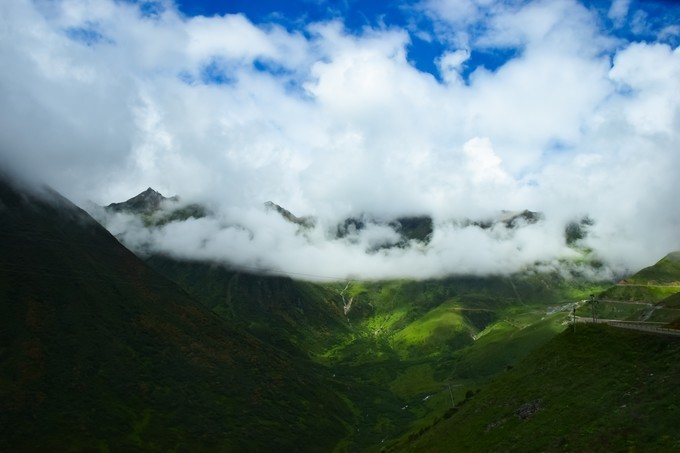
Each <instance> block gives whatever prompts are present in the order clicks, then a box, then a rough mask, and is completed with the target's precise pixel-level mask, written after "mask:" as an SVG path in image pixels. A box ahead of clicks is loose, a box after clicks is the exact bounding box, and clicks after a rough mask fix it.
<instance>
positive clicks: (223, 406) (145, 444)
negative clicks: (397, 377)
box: [0, 182, 356, 451]
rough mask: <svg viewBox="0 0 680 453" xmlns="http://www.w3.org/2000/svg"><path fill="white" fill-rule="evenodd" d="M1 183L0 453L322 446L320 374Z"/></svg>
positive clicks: (89, 227)
mask: <svg viewBox="0 0 680 453" xmlns="http://www.w3.org/2000/svg"><path fill="white" fill-rule="evenodd" d="M39 192H40V194H39V195H37V194H35V193H32V192H27V191H24V190H19V189H17V188H16V187H15V186H14V185H12V184H8V183H5V182H0V256H2V260H1V261H2V263H1V264H0V402H1V404H2V411H0V432H2V436H1V437H0V450H1V451H69V450H73V451H85V450H101V451H138V450H144V451H177V450H180V451H201V450H205V451H216V450H218V451H244V450H250V451H252V450H264V449H265V448H277V447H278V448H279V449H281V450H284V451H291V450H296V449H299V448H300V445H303V446H305V448H304V449H305V450H318V451H329V450H332V449H333V448H334V447H335V446H336V445H337V444H338V442H340V441H341V439H343V438H344V437H345V436H346V435H347V432H348V430H349V429H350V428H349V426H350V425H353V424H354V419H355V417H356V416H355V414H354V413H352V412H351V410H350V408H349V406H348V405H347V404H346V403H345V401H344V399H343V398H342V397H341V396H340V395H338V388H340V386H341V384H342V383H341V382H340V381H339V380H337V379H333V377H332V375H331V373H330V372H329V370H327V369H326V368H324V367H322V366H320V365H316V364H314V363H312V362H310V361H309V360H304V359H301V358H298V357H294V356H292V355H290V354H289V353H286V352H285V351H283V350H281V349H278V348H276V347H273V346H271V345H269V344H267V343H264V342H262V341H261V340H259V339H258V338H256V337H255V336H253V335H251V334H248V333H245V332H244V331H242V330H241V329H239V328H237V327H235V326H234V325H232V324H230V323H229V322H227V321H226V320H224V319H223V318H220V317H218V316H216V315H215V314H214V313H211V312H210V311H209V310H207V309H206V308H205V307H204V306H203V305H202V304H200V303H198V302H196V301H195V300H194V299H192V298H191V297H190V296H189V295H188V294H187V293H186V292H184V291H183V290H181V289H180V288H179V287H177V286H176V285H175V284H174V283H172V282H170V281H169V280H167V279H165V278H163V277H161V276H160V275H159V274H157V273H156V272H155V271H153V270H152V269H151V268H149V267H148V266H147V265H145V264H144V263H143V262H142V261H140V260H139V259H138V258H137V257H136V256H135V255H133V254H132V253H131V252H129V251H128V250H127V249H125V248H123V247H122V246H121V245H120V244H119V243H118V241H117V240H116V239H115V238H114V237H113V236H111V235H110V234H109V233H108V232H107V231H106V230H104V229H103V228H102V227H101V226H100V225H99V224H97V223H96V222H95V221H93V220H92V219H91V218H90V217H89V216H87V214H85V213H84V212H83V211H81V210H79V209H78V208H76V207H75V206H73V205H72V204H71V203H69V202H68V201H67V200H65V199H64V198H62V197H60V196H59V195H57V194H55V193H53V192H51V191H49V190H40V191H39Z"/></svg>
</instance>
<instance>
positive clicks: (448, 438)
mask: <svg viewBox="0 0 680 453" xmlns="http://www.w3.org/2000/svg"><path fill="white" fill-rule="evenodd" d="M147 195H149V196H150V200H152V202H153V203H159V199H158V197H155V196H154V195H153V193H152V192H148V193H147ZM0 197H1V200H2V206H3V209H2V210H0V214H2V216H3V222H2V230H0V234H2V237H3V241H2V244H3V250H2V252H3V256H4V257H5V259H4V261H3V265H2V268H0V271H2V272H1V273H0V275H1V279H0V290H1V291H2V292H1V293H0V294H2V301H3V305H2V310H3V312H2V319H3V320H4V321H3V324H2V329H3V330H2V341H3V342H2V368H1V370H2V374H1V375H0V376H1V379H2V380H1V381H0V382H1V383H2V386H1V388H2V394H1V395H0V396H1V397H2V400H3V402H5V403H6V404H5V406H6V407H7V408H8V410H6V411H5V413H4V415H3V418H2V419H0V423H1V426H2V430H3V432H5V433H12V434H11V435H9V434H8V435H4V436H3V439H2V444H0V446H1V447H2V448H3V449H10V450H12V449H17V448H19V449H22V448H26V447H28V446H31V445H32V446H40V447H44V448H50V447H55V446H61V447H63V446H66V445H68V446H69V448H71V449H76V450H79V449H85V448H89V449H96V450H101V451H107V450H110V449H120V448H124V449H129V448H134V449H141V450H147V451H154V450H176V451H182V450H183V449H185V448H189V449H191V450H192V451H200V450H206V451H209V450H212V449H215V448H218V449H220V450H224V451H238V450H242V449H244V448H245V449H249V450H257V451H261V450H263V449H265V448H271V447H272V446H278V447H280V448H283V449H285V450H299V451H383V450H386V451H404V450H406V451H423V450H427V451H448V449H449V446H450V445H451V444H452V443H455V444H456V445H457V446H458V448H459V449H460V451H479V450H480V449H481V450H482V451H485V450H489V449H497V448H502V449H509V450H513V449H524V448H525V447H528V446H534V447H535V448H537V449H539V450H547V451H563V450H565V451H571V450H572V449H575V450H581V449H584V448H586V447H588V446H595V448H594V450H595V451H596V450H598V449H599V450H603V449H605V447H606V446H609V445H613V446H615V447H616V448H617V449H618V447H620V446H625V445H633V446H640V447H645V446H653V447H666V446H677V445H678V442H680V437H679V433H678V432H677V430H676V429H675V428H674V426H673V425H672V424H669V423H668V422H667V420H672V419H673V417H675V416H677V413H676V412H677V407H680V405H678V402H677V397H676V396H675V392H673V391H672V389H671V386H672V382H675V381H676V380H675V378H677V376H678V369H677V363H678V360H677V359H678V350H677V346H678V343H677V340H675V339H674V338H673V337H669V336H657V335H653V334H649V333H642V332H636V331H628V330H624V329H616V328H614V327H611V326H600V325H594V324H593V323H592V322H590V323H589V322H588V320H589V319H590V317H592V316H593V310H595V311H596V317H597V318H599V320H600V321H602V320H618V321H622V322H636V323H640V322H642V323H657V324H654V325H659V326H664V328H669V329H677V321H678V319H679V318H680V316H678V315H677V314H678V312H677V310H678V308H679V304H678V302H677V301H678V299H677V295H678V294H680V285H678V281H680V271H678V263H679V262H680V259H679V258H680V254H678V253H671V254H669V255H668V256H667V257H665V258H663V259H662V260H661V261H659V262H658V263H657V264H655V265H653V266H650V267H649V268H646V269H643V270H641V271H640V272H638V273H635V274H632V275H629V276H627V277H626V278H625V280H623V281H620V282H619V283H618V284H615V285H612V282H611V281H606V280H594V279H592V278H588V277H586V276H585V275H586V274H584V273H583V272H581V271H574V269H577V270H578V269H583V268H578V267H576V268H574V267H568V266H567V269H571V271H567V272H565V271H558V270H549V269H548V270H546V269H542V270H541V269H540V268H527V269H525V270H524V271H522V272H515V273H510V274H505V275H485V276H475V275H452V276H448V277H444V278H437V279H424V280H410V279H393V280H373V281H369V280H354V279H352V280H341V281H326V282H319V281H317V282H309V281H301V280H297V279H293V278H290V277H287V276H281V275H278V276H277V275H262V274H253V273H248V272H244V271H243V270H241V269H231V268H230V267H229V266H228V265H224V264H222V263H218V262H214V261H208V260H195V259H191V260H190V259H181V258H177V257H172V256H168V255H164V254H159V253H155V252H153V251H149V250H145V249H140V250H137V251H136V253H137V255H138V256H135V255H134V254H132V253H131V252H130V251H128V250H127V249H125V248H123V247H122V246H121V245H120V244H119V243H118V241H117V240H116V239H115V238H113V236H111V235H110V234H109V233H108V232H106V231H105V230H104V229H103V228H101V227H100V226H99V225H98V224H97V223H96V222H94V221H93V220H92V219H91V218H89V216H88V215H87V214H86V213H85V212H83V211H81V210H79V209H78V208H76V207H75V206H73V205H71V204H70V203H69V202H68V201H67V200H65V199H63V198H61V197H60V196H58V195H57V194H54V193H52V192H49V191H48V192H46V193H42V194H33V193H25V192H22V191H21V190H20V189H17V188H16V187H14V186H12V185H11V184H4V185H3V186H2V191H1V192H0ZM138 208H140V211H139V215H142V216H145V217H144V218H145V219H146V220H145V221H144V224H145V225H146V227H147V228H155V227H157V225H158V224H159V222H160V223H163V222H165V223H168V222H177V221H182V220H183V219H186V218H191V217H192V216H194V215H199V214H200V215H206V212H207V211H206V210H204V209H202V208H201V207H200V206H193V207H192V208H191V209H188V210H184V211H183V214H175V215H174V217H173V216H170V217H167V216H165V217H163V216H160V215H158V214H155V213H154V209H150V210H149V209H146V207H145V206H144V205H143V204H142V205H140V206H138ZM291 216H292V214H291ZM154 219H155V220H154ZM593 265H594V266H597V265H598V264H597V263H595V264H593ZM594 275H595V274H594ZM574 319H578V320H579V321H583V323H579V324H578V325H573V321H574ZM613 325H615V324H613ZM644 350H649V351H652V353H651V354H645V353H644ZM596 351H599V352H596ZM601 351H607V354H606V355H604V356H603V357H604V359H603V360H602V361H599V357H600V355H598V354H600V352H601ZM556 357H559V358H560V359H559V360H557V359H556ZM585 370H587V371H585ZM572 371H573V372H572ZM570 373H571V374H570ZM612 373H613V374H612ZM617 373H622V374H621V376H622V380H621V381H620V382H618V383H617V384H616V385H617V386H616V387H615V389H616V391H617V392H619V393H621V395H628V396H620V395H618V393H617V395H618V396H617V397H616V398H614V399H611V400H608V403H607V404H608V405H603V406H602V407H598V408H597V409H596V408H594V407H592V406H591V402H592V401H596V400H598V399H597V398H596V396H595V395H597V394H598V393H600V392H601V393H603V394H607V395H609V394H610V393H611V392H613V391H614V390H611V391H610V390H609V388H608V386H610V385H611V380H612V379H613V377H612V376H613V375H618V374H617ZM644 373H647V374H648V375H649V376H650V377H651V376H654V378H653V379H651V380H650V383H649V384H648V385H650V386H651V385H653V386H654V389H655V390H654V391H653V392H651V391H650V392H641V391H637V390H636V393H635V395H638V397H639V398H638V399H637V400H636V405H633V406H630V408H629V409H625V410H621V409H620V408H622V407H626V408H627V407H629V406H624V405H626V404H629V403H626V401H628V400H626V401H624V400H623V399H622V398H624V399H625V398H628V399H630V398H631V396H630V395H632V393H631V390H630V389H631V388H632V387H631V386H633V385H635V383H636V382H639V381H640V379H642V376H645V374H644ZM576 389H578V390H576ZM574 390H576V391H574ZM558 401H560V402H561V403H558ZM616 404H618V405H619V406H615V405H616ZM564 407H573V411H576V412H578V413H579V414H581V413H583V414H586V416H587V417H590V418H586V419H585V421H583V423H585V425H583V426H582V425H580V424H578V425H577V424H574V423H572V421H571V420H572V417H575V415H574V413H571V412H569V411H568V410H566V411H565V410H563V408H564ZM617 407H618V408H619V409H617ZM636 408H637V409H636ZM648 409H649V410H650V411H652V412H650V414H649V415H644V416H643V415H641V413H642V412H644V411H647V410H648ZM499 411H500V412H499ZM504 411H505V412H504ZM513 411H514V412H513ZM641 411H642V412H641ZM513 414H514V415H513ZM517 414H519V415H517ZM534 415H535V416H534ZM610 415H611V416H610ZM582 416H583V415H579V417H582ZM627 417H632V419H634V420H635V419H640V417H644V418H642V419H640V420H642V421H641V422H639V423H641V424H642V425H644V426H640V427H638V428H635V429H632V428H630V427H628V425H627V424H626V423H628V422H625V421H624V420H626V419H627ZM516 420H520V422H519V423H523V422H521V420H532V422H531V423H524V424H522V425H521V429H520V427H519V425H517V423H518V422H517V421H516ZM533 420H536V423H534V422H533ZM664 420H666V421H664ZM36 423H37V426H38V428H36ZM557 425H559V426H560V428H558V429H556V428H555V426H557ZM453 426H455V427H456V428H455V429H454V428H453ZM622 427H627V428H625V429H629V428H630V433H631V434H627V435H626V436H628V437H625V436H624V437H622V435H621V434H620V433H621V432H622V431H621V430H622V429H624V428H622ZM489 432H491V433H492V435H490V436H487V435H486V434H485V433H489ZM29 433H32V434H33V435H32V436H31V437H29ZM475 433H476V434H475ZM480 433H484V435H481V434H480ZM515 433H516V434H515Z"/></svg>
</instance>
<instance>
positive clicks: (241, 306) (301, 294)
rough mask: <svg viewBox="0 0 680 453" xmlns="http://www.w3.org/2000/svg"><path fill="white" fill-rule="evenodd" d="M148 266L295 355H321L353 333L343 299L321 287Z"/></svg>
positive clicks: (186, 264) (191, 265)
mask: <svg viewBox="0 0 680 453" xmlns="http://www.w3.org/2000/svg"><path fill="white" fill-rule="evenodd" d="M146 261H147V263H149V264H150V265H151V266H152V267H153V268H154V269H156V270H157V271H159V272H160V273H161V274H163V275H165V276H166V277H168V278H170V279H172V280H173V281H175V282H177V283H178V284H179V285H180V286H182V288H184V289H185V290H186V291H187V292H189V293H190V294H191V295H192V296H194V297H196V298H197V299H198V300H200V301H201V302H202V303H204V304H205V305H207V306H208V307H209V308H211V309H212V310H213V311H214V312H216V313H217V314H219V315H220V316H222V317H224V318H226V319H229V320H230V321H232V322H234V323H236V324H238V325H240V326H242V327H244V328H245V329H247V330H248V331H249V332H251V333H253V334H254V335H256V336H257V337H258V338H260V339H262V340H264V341H266V342H268V343H271V344H274V345H276V346H277V347H279V348H282V349H285V350H287V351H289V352H291V353H294V354H302V355H304V356H307V355H309V354H311V355H314V354H319V353H321V352H322V351H323V350H325V349H326V348H327V347H328V346H329V345H330V344H333V343H335V342H336V341H337V339H338V337H339V336H342V335H345V334H346V333H347V331H348V325H347V321H346V319H345V317H344V315H343V312H342V302H341V301H340V297H339V296H338V295H337V294H336V293H335V292H332V291H329V290H327V289H325V288H323V287H321V286H318V285H314V284H311V283H305V282H299V281H294V280H292V279H290V278H288V277H268V276H261V275H252V274H244V273H239V272H234V271H231V270H228V269H226V268H224V267H222V266H219V265H215V264H211V263H205V262H191V261H180V260H174V259H171V258H168V257H164V256H160V255H155V256H151V257H148V258H147V260H146Z"/></svg>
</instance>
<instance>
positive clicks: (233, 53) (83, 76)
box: [0, 0, 680, 277]
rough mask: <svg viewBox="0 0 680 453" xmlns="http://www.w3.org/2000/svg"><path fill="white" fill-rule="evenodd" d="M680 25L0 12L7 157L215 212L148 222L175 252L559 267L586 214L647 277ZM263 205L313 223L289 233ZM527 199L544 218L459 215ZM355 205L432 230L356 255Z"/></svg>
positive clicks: (508, 18)
mask: <svg viewBox="0 0 680 453" xmlns="http://www.w3.org/2000/svg"><path fill="white" fill-rule="evenodd" d="M679 14H680V12H679V8H678V6H677V4H676V3H674V2H668V1H666V2H663V1H644V2H641V1H637V0H614V1H604V0H597V1H590V0H583V1H579V0H418V1H408V2H403V1H402V2H389V1H388V2H377V1H375V2H374V1H364V0H357V1H349V0H347V1H337V2H319V1H311V0H310V1H308V2H307V1H298V2H284V1H280V2H273V1H259V2H258V1H248V2H246V1H231V2H230V1H220V2H200V1H191V2H189V1H187V0H179V1H178V2H177V3H175V2H173V1H172V0H157V1H143V0H139V1H137V0H50V1H42V0H12V1H0V17H2V18H3V21H2V27H0V28H2V36H3V39H2V40H0V62H1V63H2V65H3V71H0V162H2V163H3V165H11V166H13V167H16V168H17V169H20V171H23V172H25V173H27V174H31V175H32V176H33V177H34V178H36V179H39V180H41V181H45V182H47V183H49V184H51V185H52V186H53V187H54V188H55V189H57V190H59V191H61V192H62V193H64V194H65V195H66V196H68V197H70V198H72V199H74V200H75V201H77V202H82V201H84V200H87V199H89V200H92V201H94V202H96V203H99V204H103V205H105V204H108V203H111V202H114V201H121V200H125V199H128V198H130V197H132V196H134V195H135V194H137V193H139V192H141V191H143V190H144V189H146V188H147V187H149V186H151V187H153V188H154V189H156V190H158V191H160V192H161V193H163V194H165V195H174V194H179V195H180V196H182V197H183V198H184V199H187V200H194V201H200V202H202V203H206V204H209V205H210V206H212V207H213V209H214V211H215V212H216V213H219V218H218V219H217V220H216V221H215V222H213V223H210V222H207V221H206V222H187V223H183V224H181V225H173V226H172V227H169V230H167V231H165V230H163V231H157V232H155V234H156V235H155V236H153V238H149V237H148V236H144V235H143V234H141V233H140V234H141V235H140V236H139V238H141V239H140V240H142V239H143V240H153V241H155V243H156V245H157V246H158V247H159V248H160V249H162V250H163V251H166V252H169V253H170V252H171V253H177V254H180V255H182V256H187V257H195V256H196V253H199V254H200V253H202V254H203V255H201V256H203V257H205V256H206V254H207V255H210V258H211V259H215V260H226V261H230V262H236V263H237V264H240V265H245V266H252V265H259V264H262V265H266V266H272V267H277V268H285V269H288V270H290V271H291V272H299V273H307V274H317V273H321V274H325V275H349V274H351V273H352V272H360V273H371V275H372V276H373V277H381V276H382V277H384V276H391V277H395V276H400V275H401V276H404V275H411V276H413V275H416V274H417V275H418V276H421V277H423V276H436V275H441V274H442V273H446V272H453V271H456V270H461V269H465V270H466V271H471V272H472V271H476V272H506V271H512V270H517V269H521V268H522V266H525V265H527V264H531V263H534V262H536V261H540V262H544V263H553V262H558V261H559V260H560V259H563V258H565V257H570V256H573V253H574V251H573V250H571V249H569V248H566V247H565V245H564V241H563V236H562V233H563V231H564V225H565V223H566V222H569V221H575V220H578V219H581V218H583V216H585V215H588V216H589V217H590V218H591V219H593V220H594V221H595V224H594V225H593V226H592V235H591V236H589V238H588V240H587V243H585V244H584V246H587V247H589V248H591V249H592V250H595V251H596V252H595V253H597V256H598V258H599V259H602V260H603V261H605V262H607V263H608V264H609V265H610V266H611V268H612V269H617V270H621V269H626V268H640V267H642V266H644V265H648V264H651V263H653V262H655V261H656V260H658V259H659V258H660V257H661V256H663V255H665V254H666V253H667V252H668V251H670V250H674V249H680V237H678V234H677V232H678V228H679V225H680V205H679V204H678V202H677V197H678V194H679V193H680V178H678V176H677V171H678V169H679V168H680V147H679V146H678V143H680V48H679V47H678V44H680V20H679ZM17 171H19V170H17ZM269 200H271V201H273V202H275V203H277V204H279V205H281V206H284V207H285V208H287V209H289V210H290V211H291V212H293V213H294V214H296V215H298V216H303V215H315V216H316V217H317V218H318V219H319V224H318V225H319V226H318V228H317V229H315V230H314V232H312V233H310V234H309V235H306V236H301V235H298V234H296V233H295V231H293V230H291V227H290V225H287V224H285V223H280V222H279V223H277V220H276V219H275V218H272V217H271V216H269V215H268V214H267V213H264V212H263V211H262V209H263V208H262V206H263V203H264V202H265V201H269ZM524 209H530V210H533V211H540V212H542V213H544V214H545V221H544V222H542V223H540V224H537V225H535V226H531V227H530V228H526V229H523V230H522V232H517V233H515V232H511V231H505V230H503V229H500V230H494V231H480V230H479V229H475V228H472V227H470V228H468V227H461V225H464V223H456V222H455V219H464V218H467V219H484V218H487V219H488V218H494V216H498V215H500V214H499V213H502V212H503V211H522V210H524ZM362 213H372V214H373V215H375V216H378V217H382V218H386V219H389V218H395V217H398V216H403V215H430V216H432V217H433V218H434V219H435V223H436V225H437V226H438V229H437V231H438V233H437V234H436V235H435V237H434V238H433V241H432V243H431V245H430V246H428V247H429V248H427V249H426V250H421V249H418V248H417V247H414V248H413V249H409V250H406V251H404V252H403V254H402V255H399V256H382V255H380V254H372V255H371V254H366V253H364V252H365V250H366V247H364V246H367V247H368V248H370V245H371V244H375V243H380V242H381V241H383V240H391V239H394V237H393V236H394V231H392V230H390V229H389V228H384V227H377V228H374V229H372V230H370V231H367V232H365V234H364V233H362V234H364V235H363V236H360V237H357V238H354V239H355V242H353V243H338V242H337V241H333V240H329V238H328V237H327V232H328V231H332V228H333V225H334V222H337V221H339V220H341V219H343V218H346V217H348V216H358V215H361V214H362ZM239 222H240V224H246V226H247V230H246V229H243V228H241V229H238V228H231V227H229V225H231V226H233V225H235V224H237V223H239ZM126 225H127V224H126ZM225 225H226V227H225ZM127 226H130V225H127ZM246 231H249V232H250V233H248V234H246V233H245V232H246ZM390 238H391V239H390ZM201 244H203V245H201ZM205 244H211V247H209V248H206V247H205ZM362 247H364V248H362ZM395 253H396V252H395ZM400 253H401V252H400ZM211 254H212V255H211Z"/></svg>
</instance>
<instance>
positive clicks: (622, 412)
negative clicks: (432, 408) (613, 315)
mask: <svg viewBox="0 0 680 453" xmlns="http://www.w3.org/2000/svg"><path fill="white" fill-rule="evenodd" d="M679 358H680V341H679V340H678V339H677V338H673V337H664V336H656V335H650V334H644V333H637V332H633V331H627V330H620V329H615V328H611V327H606V326H593V325H583V326H581V325H579V326H578V327H577V330H576V332H575V333H574V332H572V331H571V330H567V331H565V332H564V333H562V334H561V335H559V336H557V337H556V338H554V339H553V340H551V341H550V342H548V343H547V344H546V345H545V346H544V347H542V348H540V349H538V350H536V351H534V352H533V353H532V354H530V356H529V357H528V358H526V359H525V360H524V361H522V362H521V363H520V364H519V365H517V366H515V367H514V368H513V369H512V370H510V371H508V372H506V373H504V374H503V375H501V376H500V377H499V378H497V379H496V380H495V381H494V382H493V383H491V384H490V385H488V386H486V387H484V388H483V389H482V390H481V392H480V393H478V394H476V395H474V396H472V397H471V398H469V399H468V400H467V401H464V402H463V403H462V404H461V403H460V402H459V403H458V407H457V408H456V409H452V410H451V411H450V412H449V413H448V414H447V416H448V417H449V418H441V419H439V420H438V422H437V423H436V424H435V425H434V426H433V427H427V428H421V429H420V430H419V431H414V432H412V433H410V434H409V435H408V436H404V437H403V438H402V440H401V441H400V442H399V443H395V444H392V445H391V448H392V449H393V450H397V451H404V450H406V451H432V452H435V451H452V450H455V451H475V452H477V451H624V450H627V449H631V448H637V449H639V450H640V451H671V450H676V449H678V448H680V427H679V426H678V425H677V420H678V419H680V394H678V392H677V387H676V386H677V382H678V378H679V377H680V360H678V359H679Z"/></svg>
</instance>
